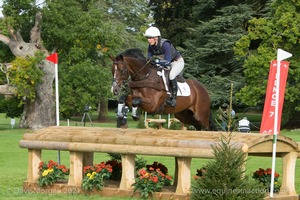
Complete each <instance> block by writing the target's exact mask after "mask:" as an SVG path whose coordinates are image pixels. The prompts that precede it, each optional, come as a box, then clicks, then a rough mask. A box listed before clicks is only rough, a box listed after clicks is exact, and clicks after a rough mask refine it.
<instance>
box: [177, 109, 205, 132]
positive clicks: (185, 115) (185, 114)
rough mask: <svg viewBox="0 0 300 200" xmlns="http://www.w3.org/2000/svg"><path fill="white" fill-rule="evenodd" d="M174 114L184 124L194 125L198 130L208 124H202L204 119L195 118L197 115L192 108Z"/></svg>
mask: <svg viewBox="0 0 300 200" xmlns="http://www.w3.org/2000/svg"><path fill="white" fill-rule="evenodd" d="M174 116H175V117H176V118H177V119H178V120H179V121H181V122H182V123H184V124H189V125H193V126H194V127H195V129H196V130H201V129H202V128H206V126H205V125H203V124H202V121H200V120H197V119H196V118H195V115H194V113H193V112H192V111H191V110H184V111H181V112H179V113H175V115H174Z"/></svg>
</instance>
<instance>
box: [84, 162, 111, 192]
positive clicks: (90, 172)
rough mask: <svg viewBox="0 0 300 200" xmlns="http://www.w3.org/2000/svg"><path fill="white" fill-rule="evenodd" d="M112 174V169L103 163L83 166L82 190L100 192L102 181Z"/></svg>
mask: <svg viewBox="0 0 300 200" xmlns="http://www.w3.org/2000/svg"><path fill="white" fill-rule="evenodd" d="M111 173H112V167H111V166H110V165H106V164H105V163H104V162H101V163H100V164H94V165H93V166H85V167H84V168H83V181H82V188H83V189H84V190H93V189H97V190H102V188H103V186H104V181H105V180H107V179H109V178H110V176H111Z"/></svg>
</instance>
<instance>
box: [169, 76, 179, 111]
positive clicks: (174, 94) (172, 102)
mask: <svg viewBox="0 0 300 200" xmlns="http://www.w3.org/2000/svg"><path fill="white" fill-rule="evenodd" d="M170 89H171V97H170V98H169V99H168V100H167V105H169V106H172V107H176V97H177V89H178V88H177V79H176V78H174V79H173V80H170Z"/></svg>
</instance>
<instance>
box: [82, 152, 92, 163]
mask: <svg viewBox="0 0 300 200" xmlns="http://www.w3.org/2000/svg"><path fill="white" fill-rule="evenodd" d="M88 165H94V152H84V153H83V166H88Z"/></svg>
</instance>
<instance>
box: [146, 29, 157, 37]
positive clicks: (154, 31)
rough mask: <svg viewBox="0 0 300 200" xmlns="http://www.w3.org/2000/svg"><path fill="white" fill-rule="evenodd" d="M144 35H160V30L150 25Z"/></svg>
mask: <svg viewBox="0 0 300 200" xmlns="http://www.w3.org/2000/svg"><path fill="white" fill-rule="evenodd" d="M144 36H145V37H160V31H159V29H158V28H156V27H154V26H151V27H150V28H148V29H147V30H146V32H145V34H144Z"/></svg>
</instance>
